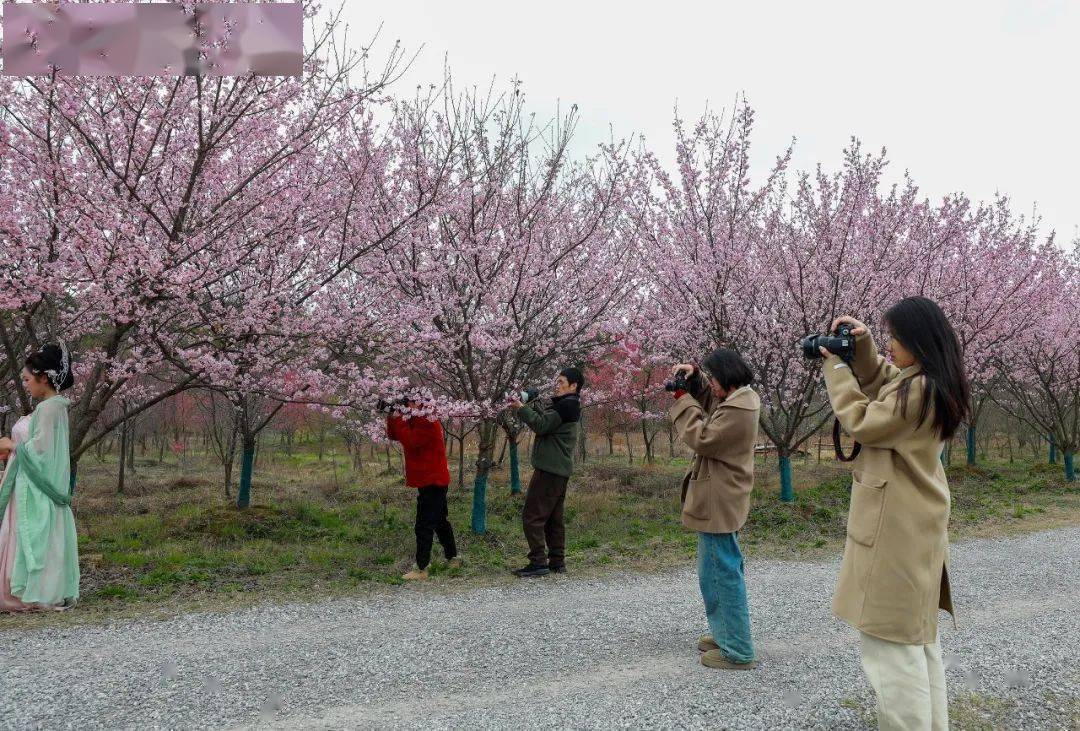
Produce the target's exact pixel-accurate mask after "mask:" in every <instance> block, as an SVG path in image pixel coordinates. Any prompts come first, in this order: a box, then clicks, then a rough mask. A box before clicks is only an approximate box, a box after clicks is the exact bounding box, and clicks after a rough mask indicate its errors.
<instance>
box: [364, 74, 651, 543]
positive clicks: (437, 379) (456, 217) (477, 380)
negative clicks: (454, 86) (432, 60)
mask: <svg viewBox="0 0 1080 731" xmlns="http://www.w3.org/2000/svg"><path fill="white" fill-rule="evenodd" d="M448 107H449V108H448V113H447V115H446V119H447V120H449V126H448V129H449V130H458V138H459V140H461V144H460V146H459V149H458V151H457V154H456V155H455V158H454V172H453V177H454V180H455V185H454V186H453V188H452V189H451V190H448V191H447V194H446V197H445V199H444V200H443V201H441V202H440V204H439V206H438V209H437V211H435V212H433V213H431V214H430V215H425V216H423V217H420V218H418V219H417V220H416V221H415V222H414V223H413V224H412V225H411V226H410V227H409V233H408V235H407V236H406V237H404V238H403V239H402V240H401V241H400V242H399V244H398V245H396V246H395V247H394V249H393V250H392V251H391V253H390V254H389V255H388V256H387V257H386V259H385V260H384V264H385V266H384V268H383V269H382V271H381V272H378V276H377V278H378V280H379V281H380V282H381V283H382V285H383V286H385V287H386V290H385V291H386V295H385V296H384V297H383V299H382V302H381V306H382V309H381V311H380V313H379V315H378V320H379V321H380V322H382V323H384V324H389V323H393V326H392V329H393V332H392V333H391V334H390V335H389V336H388V339H391V340H396V342H395V344H393V345H390V344H388V346H387V348H386V352H387V356H386V358H387V361H388V362H389V363H392V365H393V372H395V373H399V374H402V375H404V376H406V377H407V378H408V380H409V381H410V382H411V383H412V384H414V385H418V384H419V385H423V386H424V387H426V388H428V389H429V390H430V391H431V393H432V395H433V396H434V397H437V398H439V399H442V402H443V403H442V404H441V406H440V407H439V408H440V409H442V410H443V412H442V413H446V412H445V409H446V408H447V407H449V406H451V405H452V404H457V406H458V408H459V411H458V414H457V415H461V416H463V415H465V414H468V415H469V416H470V417H471V418H473V419H476V420H477V421H478V422H479V423H478V431H477V434H478V440H479V445H478V457H477V462H476V476H475V480H474V485H473V518H472V527H473V530H474V531H475V532H477V533H483V532H484V531H485V515H486V490H487V480H488V474H489V471H490V468H491V465H492V459H493V452H494V447H495V437H496V432H497V429H498V428H499V420H500V418H505V417H503V416H502V413H503V410H504V409H505V406H506V403H507V397H508V396H509V395H511V394H513V393H514V392H516V391H517V390H519V389H520V388H521V387H522V386H524V385H531V384H537V383H544V384H546V383H550V382H551V381H552V380H553V379H554V377H555V374H556V372H557V371H558V369H559V368H561V367H563V366H565V365H568V364H574V363H582V362H584V361H586V360H588V358H589V356H590V355H591V354H593V353H595V352H598V351H599V350H601V349H603V348H604V347H607V346H608V345H609V344H610V343H611V342H612V341H613V339H614V337H615V333H616V332H617V325H618V321H619V318H621V317H622V315H623V311H622V307H621V305H622V303H623V302H624V301H625V300H626V299H627V298H628V297H629V295H630V293H631V291H632V288H633V285H634V276H633V267H632V266H631V264H632V256H633V251H634V247H633V246H631V245H629V242H630V239H629V238H627V237H628V235H629V234H628V228H629V227H630V225H631V221H629V219H628V218H627V217H626V216H625V215H623V201H624V199H625V198H626V190H627V188H628V186H630V185H633V184H634V179H633V177H632V175H631V170H630V166H629V164H628V162H627V160H626V154H625V148H624V147H622V146H616V145H612V146H605V147H603V148H601V149H600V151H599V152H598V154H597V156H596V158H594V159H590V160H587V161H585V162H582V163H576V164H575V163H572V162H571V161H570V160H569V159H568V157H567V143H568V142H569V139H570V135H571V133H572V131H573V127H574V124H575V121H576V112H575V111H571V112H570V113H569V114H567V115H565V116H560V117H558V118H557V119H555V120H553V121H552V122H551V123H549V124H547V125H538V124H536V123H534V121H533V120H531V119H530V118H529V116H528V115H526V114H525V112H524V95H523V94H522V93H521V89H520V85H515V87H514V88H513V89H512V91H511V92H510V93H509V94H506V95H503V96H495V95H489V96H486V97H482V96H478V95H476V94H462V95H460V96H456V95H452V96H448ZM510 448H515V447H514V443H513V442H511V443H510Z"/></svg>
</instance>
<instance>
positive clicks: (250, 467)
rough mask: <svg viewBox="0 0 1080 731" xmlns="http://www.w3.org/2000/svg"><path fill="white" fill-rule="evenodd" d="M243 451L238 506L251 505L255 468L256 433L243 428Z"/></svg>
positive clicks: (237, 494) (237, 496)
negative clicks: (252, 480) (252, 478)
mask: <svg viewBox="0 0 1080 731" xmlns="http://www.w3.org/2000/svg"><path fill="white" fill-rule="evenodd" d="M243 432H244V439H243V452H242V455H243V456H242V457H241V462H240V489H239V490H238V491H237V493H236V507H238V508H246V507H248V506H249V505H251V475H252V472H253V471H254V468H255V435H254V434H252V433H250V432H249V431H248V430H247V429H246V428H245V429H244V430H243Z"/></svg>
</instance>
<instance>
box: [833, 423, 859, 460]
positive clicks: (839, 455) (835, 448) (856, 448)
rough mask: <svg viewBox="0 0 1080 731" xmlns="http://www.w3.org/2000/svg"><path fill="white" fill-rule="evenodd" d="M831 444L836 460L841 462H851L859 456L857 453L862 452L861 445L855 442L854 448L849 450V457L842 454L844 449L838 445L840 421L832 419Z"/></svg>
mask: <svg viewBox="0 0 1080 731" xmlns="http://www.w3.org/2000/svg"><path fill="white" fill-rule="evenodd" d="M832 444H833V451H834V452H836V458H837V459H838V460H840V461H841V462H853V461H854V460H855V458H856V457H858V456H859V452H861V451H862V445H861V444H859V443H858V442H855V446H854V447H852V449H851V454H850V455H845V454H844V448H843V446H841V444H840V420H839V419H833V424H832Z"/></svg>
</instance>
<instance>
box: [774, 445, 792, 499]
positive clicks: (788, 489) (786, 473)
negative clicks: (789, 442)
mask: <svg viewBox="0 0 1080 731" xmlns="http://www.w3.org/2000/svg"><path fill="white" fill-rule="evenodd" d="M776 456H777V458H778V460H779V462H780V500H781V501H783V502H785V503H793V502H795V486H794V484H793V483H792V481H791V454H790V453H789V452H788V450H787V449H783V450H781V448H780V446H779V445H777V447H776Z"/></svg>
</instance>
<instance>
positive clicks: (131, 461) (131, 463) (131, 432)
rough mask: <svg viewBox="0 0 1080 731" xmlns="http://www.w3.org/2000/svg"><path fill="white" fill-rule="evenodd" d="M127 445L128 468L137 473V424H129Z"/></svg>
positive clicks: (132, 472)
mask: <svg viewBox="0 0 1080 731" xmlns="http://www.w3.org/2000/svg"><path fill="white" fill-rule="evenodd" d="M127 431H128V434H127V445H128V459H127V465H128V470H129V471H130V472H131V474H133V475H134V474H135V425H134V424H130V425H129V426H128V429H127Z"/></svg>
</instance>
